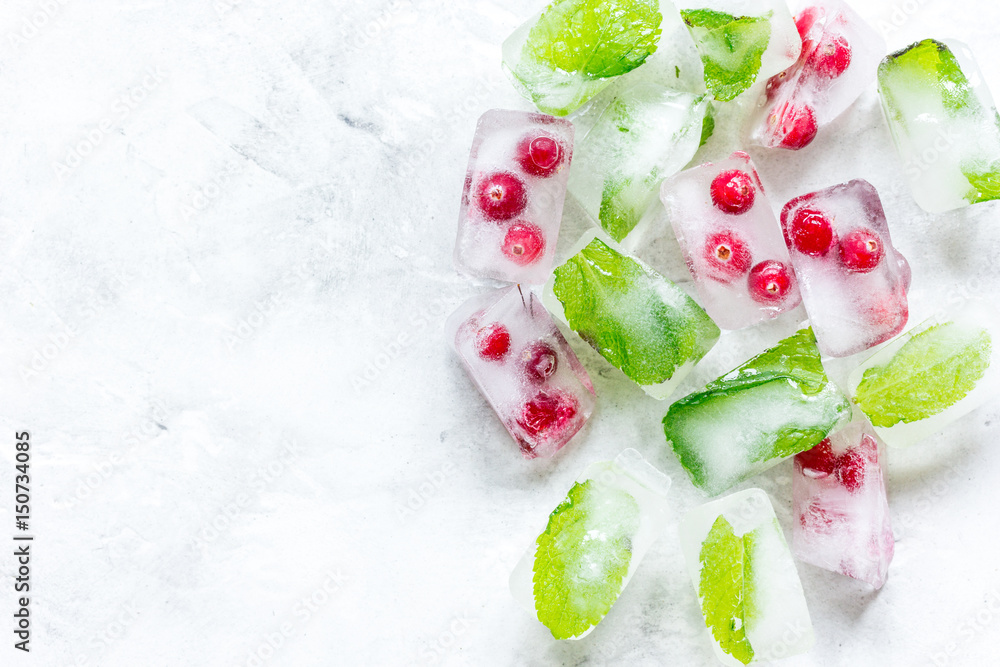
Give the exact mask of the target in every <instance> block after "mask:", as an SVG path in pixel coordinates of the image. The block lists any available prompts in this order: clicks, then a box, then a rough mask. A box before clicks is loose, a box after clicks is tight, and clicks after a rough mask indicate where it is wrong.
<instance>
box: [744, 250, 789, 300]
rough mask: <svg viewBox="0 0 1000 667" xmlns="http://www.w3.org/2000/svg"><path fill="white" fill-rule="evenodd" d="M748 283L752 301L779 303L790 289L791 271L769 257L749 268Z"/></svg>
mask: <svg viewBox="0 0 1000 667" xmlns="http://www.w3.org/2000/svg"><path fill="white" fill-rule="evenodd" d="M748 284H749V287H750V296H751V297H753V300H754V301H756V302H758V303H763V304H776V303H781V302H782V301H784V300H785V297H787V296H788V293H789V292H790V291H791V290H792V272H791V271H790V270H789V268H788V267H787V266H785V265H784V264H782V263H781V262H779V261H777V260H773V259H769V260H766V261H763V262H761V263H760V264H758V265H757V266H755V267H753V268H752V269H750V276H749V278H748Z"/></svg>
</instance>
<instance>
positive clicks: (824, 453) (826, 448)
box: [795, 438, 837, 479]
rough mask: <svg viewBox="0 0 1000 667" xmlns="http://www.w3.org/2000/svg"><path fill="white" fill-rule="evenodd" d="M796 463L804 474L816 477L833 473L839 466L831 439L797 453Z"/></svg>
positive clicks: (820, 477) (819, 477)
mask: <svg viewBox="0 0 1000 667" xmlns="http://www.w3.org/2000/svg"><path fill="white" fill-rule="evenodd" d="M795 465H796V467H798V468H801V469H802V474H803V475H805V476H806V477H812V478H814V479H822V478H824V477H829V476H830V475H832V474H833V471H834V469H835V468H836V467H837V457H836V456H834V454H833V448H832V447H831V446H830V439H829V438H827V439H826V440H823V441H822V442H821V443H819V444H818V445H816V446H815V447H813V448H812V449H807V450H806V451H804V452H801V453H799V454H796V455H795Z"/></svg>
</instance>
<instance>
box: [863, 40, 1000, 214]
mask: <svg viewBox="0 0 1000 667" xmlns="http://www.w3.org/2000/svg"><path fill="white" fill-rule="evenodd" d="M878 91H879V95H880V97H881V99H882V109H883V111H884V112H885V117H886V121H887V122H888V124H889V130H890V131H891V132H892V138H893V141H894V142H895V144H896V149H897V151H898V152H899V156H900V158H901V159H902V161H903V171H904V173H905V174H906V176H907V178H908V180H909V181H910V188H911V189H912V191H913V197H914V199H916V200H917V203H918V204H919V205H920V207H921V208H923V209H924V210H925V211H928V212H930V213H940V212H942V211H949V210H952V209H955V208H960V207H962V206H968V205H970V204H975V203H978V202H982V201H989V200H991V199H997V198H998V197H1000V118H998V116H997V109H996V105H995V104H994V103H993V97H992V95H990V91H989V88H987V86H986V82H985V80H984V79H983V75H982V73H981V72H980V71H979V66H978V65H977V64H976V61H975V58H973V56H972V52H971V51H969V48H968V47H967V46H966V45H965V44H963V43H962V42H959V41H956V40H944V41H938V40H934V39H925V40H923V41H920V42H916V43H915V44H911V45H910V46H908V47H906V48H905V49H902V50H901V51H897V52H896V53H892V54H890V55H888V56H886V57H885V59H884V60H883V61H882V63H881V64H880V65H879V67H878Z"/></svg>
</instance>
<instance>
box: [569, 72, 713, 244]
mask: <svg viewBox="0 0 1000 667" xmlns="http://www.w3.org/2000/svg"><path fill="white" fill-rule="evenodd" d="M595 104H596V102H595ZM707 108H708V99H707V98H706V96H704V95H693V94H691V93H682V92H678V91H675V90H668V89H666V88H663V87H662V86H659V85H655V84H651V83H640V84H637V85H634V86H628V87H625V88H624V89H623V90H622V91H621V92H620V93H619V94H618V95H617V96H616V97H614V98H613V99H611V100H610V101H609V102H608V103H607V104H606V106H605V107H604V110H603V111H602V112H601V114H600V116H599V117H598V118H597V120H596V122H595V123H594V126H593V127H592V128H591V129H590V131H589V132H587V134H586V135H585V136H584V137H583V138H582V139H581V140H580V142H579V144H578V146H577V150H576V160H575V164H574V165H573V173H572V174H571V176H570V179H569V191H570V193H571V194H572V195H573V196H574V197H575V198H576V199H577V201H579V202H580V206H581V207H582V208H583V210H585V211H586V212H587V213H588V214H590V216H591V217H592V218H593V219H594V220H597V221H599V224H600V225H601V227H603V228H604V230H605V231H606V232H607V233H608V234H609V235H610V236H611V238H613V239H615V240H616V241H621V240H622V239H623V238H625V235H626V234H628V233H629V232H630V231H631V230H632V229H633V228H634V227H635V226H636V225H638V224H639V223H640V221H642V220H643V218H644V216H645V215H646V212H647V211H648V210H649V208H650V206H651V205H653V204H654V203H655V202H656V192H657V189H658V188H659V185H660V182H661V181H662V180H663V179H664V177H666V176H669V175H671V174H673V173H675V172H676V171H677V170H678V169H682V168H683V167H684V165H686V164H687V163H688V162H690V161H691V158H692V157H694V154H695V153H696V152H697V151H698V146H699V144H700V143H701V136H702V129H703V127H702V126H703V123H704V120H705V111H706V109H707Z"/></svg>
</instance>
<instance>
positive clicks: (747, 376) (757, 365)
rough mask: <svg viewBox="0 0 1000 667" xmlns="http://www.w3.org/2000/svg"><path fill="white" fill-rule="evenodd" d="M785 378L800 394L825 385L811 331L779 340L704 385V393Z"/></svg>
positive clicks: (815, 391)
mask: <svg viewBox="0 0 1000 667" xmlns="http://www.w3.org/2000/svg"><path fill="white" fill-rule="evenodd" d="M776 377H784V378H788V379H789V380H792V381H793V382H795V383H796V384H798V385H799V386H800V387H801V388H802V391H804V392H805V393H807V394H814V393H817V392H819V391H822V389H823V387H824V386H826V383H827V378H826V371H825V370H824V369H823V362H822V360H821V358H820V352H819V347H817V346H816V336H815V334H813V330H812V328H806V329H800V330H799V331H796V332H795V333H794V334H792V335H791V336H789V337H788V338H785V339H784V340H782V341H779V342H778V344H777V345H775V346H774V347H772V348H769V349H767V350H765V351H763V352H761V353H760V354H758V355H757V356H755V357H754V358H752V359H750V360H749V361H747V362H745V363H744V364H743V365H741V366H739V367H738V368H736V369H734V370H732V371H730V372H728V373H726V374H725V375H723V376H722V377H720V378H718V379H717V380H713V381H712V382H709V383H708V384H707V385H705V391H706V392H709V391H716V390H720V389H721V390H726V391H728V390H731V389H736V388H739V387H741V386H743V385H745V384H750V385H753V384H760V383H761V382H765V381H768V380H771V379H774V378H776Z"/></svg>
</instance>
